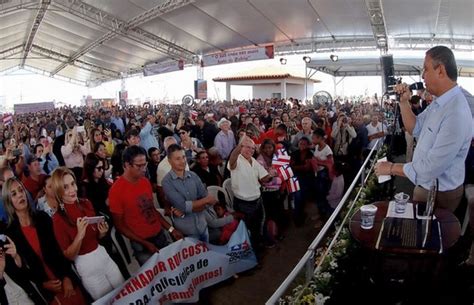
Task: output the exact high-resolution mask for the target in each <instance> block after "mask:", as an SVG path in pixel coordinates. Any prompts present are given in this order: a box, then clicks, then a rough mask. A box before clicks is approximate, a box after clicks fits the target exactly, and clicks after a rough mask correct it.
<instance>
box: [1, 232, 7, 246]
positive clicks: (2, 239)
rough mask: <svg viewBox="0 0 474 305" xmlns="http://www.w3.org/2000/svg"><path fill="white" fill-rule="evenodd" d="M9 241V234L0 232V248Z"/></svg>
mask: <svg viewBox="0 0 474 305" xmlns="http://www.w3.org/2000/svg"><path fill="white" fill-rule="evenodd" d="M7 243H8V241H7V236H6V235H5V234H0V248H2V249H3V248H4V247H5V245H6V244H7Z"/></svg>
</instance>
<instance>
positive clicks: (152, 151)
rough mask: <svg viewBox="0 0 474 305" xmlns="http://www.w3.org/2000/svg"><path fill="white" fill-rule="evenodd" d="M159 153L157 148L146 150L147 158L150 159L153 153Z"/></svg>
mask: <svg viewBox="0 0 474 305" xmlns="http://www.w3.org/2000/svg"><path fill="white" fill-rule="evenodd" d="M157 150H158V151H160V150H159V149H158V148H157V147H150V148H148V157H150V158H151V155H152V154H153V153H154V152H155V151H157Z"/></svg>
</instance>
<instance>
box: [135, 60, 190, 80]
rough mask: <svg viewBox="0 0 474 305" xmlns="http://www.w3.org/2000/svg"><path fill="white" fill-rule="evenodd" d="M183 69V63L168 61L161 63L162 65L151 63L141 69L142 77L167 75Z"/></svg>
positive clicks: (181, 61) (180, 61)
mask: <svg viewBox="0 0 474 305" xmlns="http://www.w3.org/2000/svg"><path fill="white" fill-rule="evenodd" d="M183 69H184V61H183V60H178V61H170V62H162V63H152V64H147V65H145V67H143V75H144V76H151V75H156V74H161V73H168V72H173V71H178V70H183Z"/></svg>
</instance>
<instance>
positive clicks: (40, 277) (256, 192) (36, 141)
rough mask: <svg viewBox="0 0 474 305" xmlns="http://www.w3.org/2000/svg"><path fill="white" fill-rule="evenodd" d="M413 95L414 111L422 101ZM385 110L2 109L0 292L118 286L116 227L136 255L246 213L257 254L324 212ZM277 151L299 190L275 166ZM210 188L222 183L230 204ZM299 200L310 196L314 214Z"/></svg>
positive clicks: (219, 240) (271, 105)
mask: <svg viewBox="0 0 474 305" xmlns="http://www.w3.org/2000/svg"><path fill="white" fill-rule="evenodd" d="M413 100H414V102H413V103H412V105H413V108H414V109H418V108H419V109H422V108H421V105H422V102H423V103H426V102H428V103H429V102H430V101H429V99H427V98H425V96H424V95H420V96H419V98H418V99H413ZM313 106H314V107H313ZM394 111H395V109H394V107H393V105H392V103H390V102H386V103H385V104H382V103H351V102H349V101H345V102H339V101H336V102H335V103H334V104H331V105H311V106H310V105H303V104H302V103H301V102H299V101H298V100H293V99H289V100H287V101H286V100H277V99H272V100H270V99H269V100H249V101H233V102H210V101H208V102H203V103H200V104H196V105H194V106H193V107H191V108H190V107H185V106H181V105H156V106H150V105H147V106H145V107H130V106H129V107H118V106H115V107H111V108H101V109H96V108H86V107H64V108H61V109H57V110H54V111H47V112H38V113H29V114H23V115H14V116H13V118H12V120H11V121H6V120H3V123H0V129H1V130H0V158H1V160H0V163H1V166H0V182H1V189H2V199H1V202H0V217H1V228H0V230H1V231H0V232H1V233H3V235H0V241H1V237H5V245H4V246H3V247H0V278H1V279H2V283H3V285H2V286H3V287H4V289H1V293H0V297H1V298H3V299H5V298H6V299H8V300H10V301H11V302H12V304H13V303H15V302H17V304H32V303H34V304H86V303H87V302H90V301H91V300H97V299H99V298H100V297H102V296H103V295H105V294H106V293H108V292H110V291H111V290H113V289H114V288H116V287H119V286H120V285H121V284H122V283H123V282H124V280H125V279H127V278H128V277H129V276H130V274H129V273H128V271H127V268H126V263H125V262H124V261H123V260H122V258H121V256H120V255H119V254H118V252H117V251H116V249H114V247H117V245H115V244H114V243H113V242H112V237H111V228H112V227H115V229H116V231H117V232H119V233H120V234H117V235H118V237H117V239H118V240H119V241H120V240H123V238H128V239H129V240H130V242H131V245H132V248H133V255H134V256H135V258H136V259H137V261H138V262H139V264H140V265H142V264H144V263H145V262H146V261H147V259H148V258H149V257H150V256H151V255H153V253H155V252H158V251H159V249H161V248H163V247H165V246H166V245H168V244H169V243H171V242H173V241H174V240H178V239H181V238H183V237H193V238H196V239H198V240H201V241H205V242H210V243H214V244H226V243H227V241H228V240H229V238H230V236H231V235H232V232H233V231H234V230H235V229H236V228H237V225H238V222H239V221H241V220H242V221H244V222H245V223H246V225H247V228H248V229H249V231H250V236H251V241H252V246H253V248H254V250H255V252H256V254H257V258H258V260H259V261H260V262H261V261H262V259H263V257H264V255H265V249H266V248H272V247H274V246H275V245H276V244H277V243H278V242H279V241H280V240H282V239H283V238H284V237H285V230H286V228H287V227H288V225H289V223H290V222H291V221H293V222H294V223H295V225H297V226H302V225H304V224H305V223H308V222H310V224H311V225H313V226H315V227H320V226H321V225H322V224H323V223H324V221H325V220H326V219H327V218H328V217H329V216H330V215H331V213H332V211H333V210H334V208H335V207H336V206H337V204H338V203H339V201H340V199H341V197H342V195H343V192H344V189H345V186H346V183H345V182H347V181H351V180H352V178H353V177H354V176H355V173H356V172H357V171H358V170H359V168H360V165H361V164H362V162H363V160H364V156H366V154H367V152H368V151H369V150H370V149H372V148H373V147H374V146H375V145H376V143H379V144H377V145H379V146H380V145H381V144H382V142H383V141H384V140H386V141H387V139H386V138H387V137H388V138H389V137H390V136H391V135H392V134H393V133H394V132H396V130H397V129H398V128H403V126H399V124H397V122H395V121H394V120H393V112H394ZM196 114H197V115H196ZM378 139H381V141H379V142H377V140H378ZM376 148H377V147H376ZM407 149H410V148H407ZM411 149H412V150H413V145H412V146H411ZM282 151H286V152H287V154H288V155H289V156H291V158H290V166H291V168H292V170H293V173H294V176H295V177H297V178H298V181H299V185H300V190H298V191H296V192H290V190H289V189H288V187H287V185H286V184H285V183H284V182H283V180H282V178H281V176H280V174H279V171H278V170H277V168H276V167H275V166H274V164H273V159H274V158H275V156H276V155H277V154H279V153H281V152H282ZM407 157H408V154H407ZM226 181H228V182H227V183H226ZM210 186H224V187H227V186H228V190H229V193H230V194H232V196H233V200H232V204H231V203H230V202H226V195H227V194H223V193H222V192H219V193H218V196H214V195H211V194H210V192H208V190H207V187H210ZM224 189H226V188H224ZM308 204H316V205H317V211H318V212H317V214H314V215H310V216H312V217H308V215H306V213H305V206H306V205H308ZM98 216H99V217H98ZM170 220H171V221H170ZM119 243H120V242H119ZM32 283H33V284H34V285H35V286H36V288H35V287H33V285H32ZM2 304H3V302H2Z"/></svg>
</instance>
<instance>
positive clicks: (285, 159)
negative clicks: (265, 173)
mask: <svg viewBox="0 0 474 305" xmlns="http://www.w3.org/2000/svg"><path fill="white" fill-rule="evenodd" d="M290 159H291V158H290V156H288V155H276V156H274V157H273V159H272V165H273V166H274V167H276V168H279V167H281V166H285V165H290Z"/></svg>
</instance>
